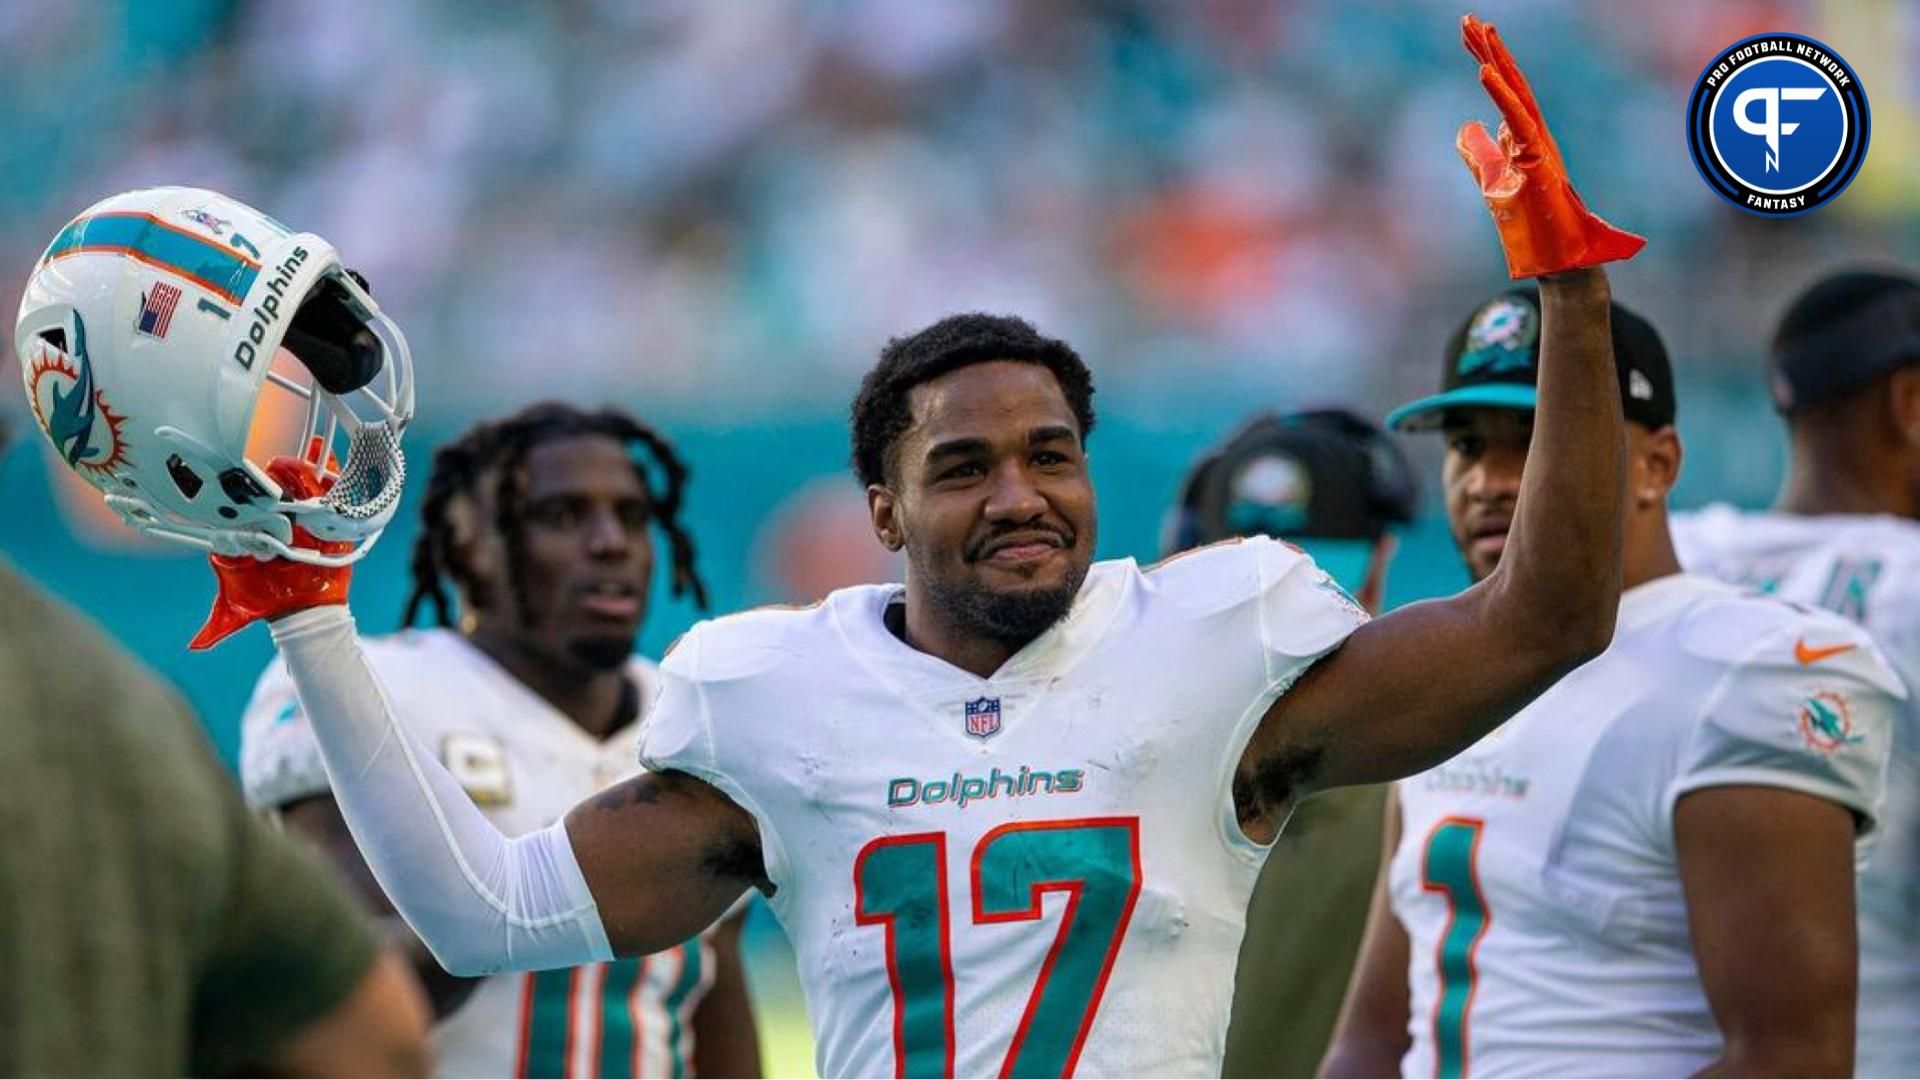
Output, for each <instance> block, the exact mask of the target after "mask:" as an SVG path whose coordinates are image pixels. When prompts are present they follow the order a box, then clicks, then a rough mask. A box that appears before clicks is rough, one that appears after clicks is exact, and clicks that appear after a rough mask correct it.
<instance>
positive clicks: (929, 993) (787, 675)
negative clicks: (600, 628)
mask: <svg viewBox="0 0 1920 1080" xmlns="http://www.w3.org/2000/svg"><path fill="white" fill-rule="evenodd" d="M899 595H900V589H899V588H898V587H897V586H869V587H861V588H853V589H846V590H842V591H840V592H837V593H834V594H833V595H832V596H831V597H829V598H828V599H827V600H826V602H825V603H823V604H822V605H820V606H818V607H815V608H811V609H808V610H804V611H761V612H750V613H746V614H742V615H735V616H732V617H730V618H725V619H719V620H715V621H713V622H709V623H704V624H702V625H700V626H699V627H696V628H695V629H694V630H693V631H692V632H690V633H689V634H688V635H687V636H686V637H685V638H684V639H683V640H682V641H681V642H680V643H679V645H678V646H676V647H675V648H674V649H673V651H672V652H671V653H669V654H668V656H667V658H666V660H665V661H663V663H662V665H661V681H662V689H661V696H660V699H659V702H658V704H657V705H656V706H655V708H654V710H653V712H652V713H651V714H650V715H649V717H648V719H647V722H646V724H647V726H646V731H645V732H644V734H643V735H642V742H641V746H642V751H641V753H642V757H643V759H644V760H645V762H646V764H647V765H648V767H650V768H655V769H679V770H683V771H686V772H689V773H692V774H694V775H696V776H700V777H703V778H705V779H707V780H708V781H709V782H711V783H713V784H714V785H715V786H717V787H719V788H720V789H721V790H722V791H724V792H726V793H727V794H728V795H729V796H730V797H731V798H732V799H733V800H734V801H735V802H737V803H738V804H739V805H740V806H742V807H744V808H745V809H746V810H748V811H749V812H750V813H751V814H752V815H753V817H754V819H755V820H756V821H757V822H758V824H759V828H760V842H761V848H762V852H763V856H764V859H765V865H766V870H767V874H768V876H769V877H770V878H771V879H772V881H773V883H774V885H775V886H777V889H776V891H775V892H774V894H773V897H772V905H773V910H774V913H775V914H776V915H778V916H779V918H780V921H781V923H782V925H783V926H784V927H785V928H786V931H787V936H788V938H789V939H790V940H791V941H792V942H793V946H794V950H795V952H796V953H797V955H798V959H799V963H800V973H801V983H802V985H803V987H804V988H805V990H806V994H807V1004H808V1012H809V1014H810V1015H811V1017H812V1020H813V1025H814V1034H815V1041H816V1043H817V1048H818V1050H817V1052H818V1065H819V1069H820V1073H821V1075H823V1076H893V1075H896V1074H897V1075H901V1076H951V1075H959V1076H996V1075H1013V1076H1062V1075H1071V1074H1074V1073H1075V1072H1076V1071H1077V1072H1078V1074H1079V1075H1083V1076H1204V1075H1218V1070H1219V1068H1220V1058H1221V1052H1222V1048H1223V1046H1224V1043H1225V1039H1226V1030H1227V1014H1228V1005H1229V1003H1230V999H1231V997H1232V993H1233V974H1234V963H1235V958H1236V954H1237V952H1238V949H1239V947H1240V939H1241V936H1242V933H1243V931H1244V929H1245V925H1246V908H1247V901H1248V898H1249V897H1250V896H1251V894H1252V891H1253V885H1254V879H1255V877H1256V876H1257V875H1258V873H1259V870H1260V865H1261V863H1262V861H1263V860H1264V859H1265V856H1266V852H1265V850H1264V849H1262V848H1261V847H1259V846H1257V845H1255V844H1254V843H1252V842H1251V841H1249V840H1248V839H1247V838H1246V837H1245V835H1244V834H1243V833H1242V832H1241V831H1240V828H1239V825H1238V824H1237V822H1236V818H1235V813H1234V806H1233V802H1232V798H1231V794H1230V789H1231V785H1232V782H1233V778H1234V772H1235V768H1236V766H1237V764H1238V761H1239V758H1240V754H1241V752H1242V750H1243V748H1244V747H1245V746H1246V743H1247V740H1248V738H1249V737H1250V736H1251V734H1252V732H1253V730H1254V728H1255V725H1257V724H1258V722H1259V720H1260V717H1261V716H1262V714H1263V713H1264V712H1265V710H1266V708H1267V706H1268V705H1269V704H1271V703H1272V702H1273V701H1274V700H1275V699H1276V698H1278V697H1279V696H1280V695H1281V694H1282V693H1284V692H1285V691H1286V689H1287V688H1288V687H1289V686H1291V685H1292V683H1293V681H1294V680H1295V679H1296V678H1297V677H1299V675H1300V674H1301V673H1302V672H1303V671H1305V670H1306V668H1307V666H1308V665H1309V664H1311V663H1312V662H1313V661H1314V660H1315V659H1316V658H1318V657H1319V656H1321V655H1322V654H1324V653H1326V652H1327V651H1328V650H1330V649H1332V648H1334V647H1335V646H1337V645H1338V644H1339V643H1340V642H1341V641H1343V640H1344V639H1345V638H1346V636H1347V634H1348V633H1349V632H1351V631H1352V630H1353V628H1354V627H1355V626H1357V625H1359V624H1360V623H1361V622H1362V621H1364V619H1365V615H1364V614H1363V613H1362V612H1360V611H1359V609H1358V608H1356V607H1355V606H1354V605H1353V603H1352V601H1350V600H1348V599H1347V598H1346V597H1345V595H1344V594H1342V593H1340V592H1339V589H1338V587H1337V586H1335V585H1333V583H1332V582H1331V580H1330V579H1328V578H1327V577H1326V575H1325V574H1323V573H1321V572H1320V571H1319V570H1318V569H1317V568H1316V567H1315V566H1314V565H1313V563H1312V561H1311V560H1309V559H1308V558H1307V557H1306V556H1304V555H1302V554H1300V553H1299V552H1297V551H1294V550H1291V549H1288V548H1286V547H1284V546H1282V545H1280V544H1277V543H1274V542H1272V541H1269V540H1264V539H1263V540H1247V541H1243V542H1239V543H1230V544H1225V545H1219V546H1215V547H1212V548H1208V549H1204V550H1201V551H1198V552H1194V553H1192V554H1189V555H1187V556H1185V557H1182V558H1178V559H1175V560H1173V561H1171V562H1169V563H1165V564H1162V565H1161V566H1160V567H1159V568H1157V569H1154V570H1151V571H1146V572H1143V571H1141V570H1140V569H1139V568H1138V567H1136V566H1135V565H1134V564H1133V562H1132V560H1125V561H1119V562H1103V563H1097V564H1095V565H1094V566H1093V568H1092V570H1091V571H1090V573H1089V574H1088V577H1087V580H1086V582H1085V584H1084V586H1083V587H1082V588H1081V591H1080V594H1079V597H1078V599H1077V601H1076V602H1075V604H1074V606H1073V610H1072V612H1071V614H1069V615H1068V616H1067V617H1066V618H1065V619H1064V620H1062V621H1061V622H1060V623H1058V624H1056V625H1055V626H1053V627H1052V628H1051V629H1049V630H1048V631H1047V632H1046V633H1044V634H1042V635H1040V637H1038V638H1036V639H1035V640H1034V641H1032V642H1031V643H1029V644H1028V645H1027V647H1026V648H1024V649H1022V650H1021V651H1020V652H1019V653H1017V654H1015V655H1014V656H1013V657H1012V658H1011V659H1009V660H1008V661H1007V662H1006V664H1004V665H1003V666H1002V667H1001V668H1000V669H999V670H998V671H996V672H995V673H994V675H993V676H992V677H991V678H985V679H983V678H977V677H975V676H973V675H971V674H969V673H967V672H965V671H962V670H960V669H958V668H955V667H953V666H951V665H948V664H946V663H945V662H943V661H941V660H938V659H936V658H934V657H932V656H930V655H928V654H926V653H922V652H918V651H916V650H914V649H913V648H911V647H910V646H908V645H907V644H905V643H904V642H902V641H901V640H900V639H899V638H897V637H895V636H894V634H893V633H892V632H891V631H890V630H889V629H888V628H887V625H886V622H885V620H886V617H887V615H886V613H887V610H888V608H889V606H890V604H892V603H893V601H894V600H895V599H896V598H897V597H898V596H899Z"/></svg>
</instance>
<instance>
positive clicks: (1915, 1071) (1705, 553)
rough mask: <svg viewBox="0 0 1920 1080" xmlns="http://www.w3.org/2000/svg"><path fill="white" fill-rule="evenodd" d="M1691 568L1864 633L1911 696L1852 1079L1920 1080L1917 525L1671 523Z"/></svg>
mask: <svg viewBox="0 0 1920 1080" xmlns="http://www.w3.org/2000/svg"><path fill="white" fill-rule="evenodd" d="M1673 534H1674V546H1675V547H1676V548H1677V549H1678V550H1679V553H1680V562H1681V563H1682V564H1683V565H1685V566H1686V567H1688V568H1689V569H1691V570H1693V571H1695V572H1697V573H1702V574H1708V575H1711V576H1713V577H1717V578H1720V579H1722V580H1724V581H1733V582H1738V583H1740V584H1744V585H1747V586H1749V587H1751V588H1755V589H1759V590H1761V591H1763V592H1769V593H1774V594H1777V595H1779V596H1782V597H1785V598H1786V599H1788V600H1796V601H1799V602H1800V603H1803V604H1813V605H1816V606H1818V607H1823V608H1826V609H1827V610H1829V611H1834V612H1837V613H1839V614H1840V615H1842V616H1845V617H1846V618H1849V619H1852V620H1853V621H1855V622H1857V623H1860V624H1861V625H1863V626H1865V627H1866V628H1867V631H1868V632H1869V633H1871V634H1872V635H1873V638H1874V640H1875V641H1877V642H1879V643H1880V647H1881V648H1882V649H1884V650H1886V653H1887V658H1888V659H1889V660H1891V661H1892V662H1893V665H1894V667H1896V668H1897V669H1899V671H1900V674H1901V675H1902V677H1904V678H1905V679H1906V680H1907V685H1908V687H1909V688H1910V689H1912V690H1913V691H1914V695H1913V697H1911V698H1910V699H1909V700H1908V709H1907V712H1906V714H1905V715H1904V716H1903V717H1902V718H1901V727H1900V729H1899V731H1898V732H1896V734H1895V736H1894V744H1893V748H1894V755H1893V767H1892V768H1891V769H1890V770H1889V771H1888V775H1887V806H1886V809H1885V811H1884V812H1883V813H1882V815H1881V818H1882V829H1881V835H1880V838H1879V840H1878V841H1877V842H1876V843H1875V844H1874V846H1873V850H1872V852H1871V853H1870V855H1869V857H1868V859H1867V866H1866V869H1865V871H1864V872H1863V873H1862V874H1861V875H1860V900H1859V903H1860V1011H1859V1017H1860V1043H1859V1048H1858V1050H1857V1052H1856V1053H1855V1055H1854V1072H1855V1075H1858V1076H1915V1075H1920V523H1915V522H1912V521H1907V520H1905V519H1902V518H1896V517H1890V516H1886V515H1869V514H1826V515H1820V516H1802V515H1797V514H1775V513H1743V512H1741V511H1738V510H1734V509H1733V508H1731V507H1727V506H1712V507H1709V508H1707V509H1705V510H1702V511H1700V512H1698V513H1694V514H1681V515H1678V516H1676V517H1675V518H1674V521H1673Z"/></svg>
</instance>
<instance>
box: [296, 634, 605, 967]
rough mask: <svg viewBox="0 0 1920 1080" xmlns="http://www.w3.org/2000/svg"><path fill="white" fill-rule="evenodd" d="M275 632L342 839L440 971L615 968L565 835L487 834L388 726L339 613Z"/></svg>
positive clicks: (391, 721) (424, 755) (440, 775)
mask: <svg viewBox="0 0 1920 1080" xmlns="http://www.w3.org/2000/svg"><path fill="white" fill-rule="evenodd" d="M272 628H273V641H274V644H275V645H277V646H279V648H280V654H281V655H282V656H283V657H285V658H286V662H287V671H288V672H289V674H291V675H292V676H293V682H294V685H295V686H296V687H297V688H298V689H299V692H300V703H301V707H302V708H303V709H304V710H305V712H306V714H307V717H308V719H309V721H310V722H311V724H312V726H313V732H314V735H315V737H316V738H317V739H318V741H319V743H320V754H321V757H322V758H323V759H325V761H326V766H327V774H328V776H329V777H330V778H331V779H332V781H333V793H334V798H335V799H336V800H337V801H338V802H339V804H340V812H341V814H342V816H344V817H345V818H346V821H347V827H348V828H349V829H351V830H352V832H353V838H354V841H355V842H356V843H358V844H359V845H360V851H361V854H363V855H365V856H366V860H367V865H368V866H369V867H371V868H372V870H373V874H374V877H375V878H377V879H379V882H380V887H381V888H382V889H384V890H386V893H387V896H388V898H390V899H391V900H392V901H393V906H394V907H395V908H397V909H398V910H399V911H400V913H401V915H403V916H405V917H406V920H407V922H408V924H409V925H411V926H412V927H413V929H414V932H415V933H418V934H419V935H420V940H422V941H424V942H425V943H426V945H427V948H429V949H431V950H432V951H433V955H434V958H435V959H436V960H438V961H440V964H441V966H443V967H445V968H446V969H447V970H448V971H450V972H452V973H453V974H455V975H491V974H493V973H495V972H499V971H507V970H526V969H534V968H554V967H569V966H572V965H576V964H583V963H588V962H591V961H596V960H611V959H613V948H612V946H611V945H610V944H609V943H608V941H607V931H606V928H605V926H604V925H602V923H601V921H600V913H599V910H598V909H597V908H596V907H595V905H594V902H593V894H592V893H591V892H589V891H588V889H587V882H586V878H585V877H584V876H583V875H582V874H581V872H580V864H579V862H578V861H577V860H576V859H575V858H574V855H573V847H572V845H571V844H570V843H569V842H568V840H567V831H566V823H565V822H564V821H559V822H555V823H554V824H552V825H550V826H548V827H547V828H545V829H542V830H540V831H539V832H534V833H529V834H527V835H525V836H520V837H514V838H511V839H509V838H508V837H506V836H505V835H503V834H502V833H501V832H500V831H499V830H498V829H497V828H495V827H494V825H493V823H492V822H490V821H488V820H487V819H486V817H485V816H484V815H483V814H481V813H480V810H479V809H478V808H477V807H475V806H474V805H473V802H472V801H471V800H470V799H468V798H467V794H466V792H465V791H463V790H461V788H460V785H459V783H458V782H457V781H455V780H454V778H453V777H452V775H451V774H449V773H448V772H447V770H446V768H445V766H443V765H441V764H440V762H439V761H438V760H436V759H435V757H434V755H433V754H432V753H431V752H430V751H429V750H428V749H427V748H426V747H425V746H424V745H423V744H422V743H421V742H420V740H419V739H418V738H417V737H416V736H414V735H413V733H411V732H409V731H408V730H407V729H406V727H405V726H404V725H403V724H401V723H400V721H399V720H398V719H397V718H396V717H395V716H394V715H393V710H392V708H391V707H390V706H389V705H388V703H387V697H386V693H385V692H384V691H383V690H382V689H381V688H380V684H379V682H378V681H377V680H376V679H375V678H374V674H373V669H372V668H371V667H369V666H368V664H367V661H366V658H365V657H364V656H363V655H361V652H360V643H359V641H358V640H357V638H356V637H355V635H354V628H353V616H352V615H351V614H349V613H348V612H347V609H346V608H345V607H338V606H333V607H321V608H312V609H310V610H307V611H302V612H299V613H297V614H294V615H289V616H287V617H285V618H282V619H278V620H276V621H274V622H273V624H272Z"/></svg>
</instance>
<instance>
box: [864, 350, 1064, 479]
mask: <svg viewBox="0 0 1920 1080" xmlns="http://www.w3.org/2000/svg"><path fill="white" fill-rule="evenodd" d="M990 360H1011V361H1014V362H1015V363H1022V364H1037V365H1039V366H1041V367H1044V368H1046V369H1047V370H1048V371H1051V372H1053V377H1054V378H1055V379H1056V380H1058V381H1059V383H1060V390H1061V392H1062V393H1064V394H1066V397H1067V404H1068V406H1070V407H1071V408H1072V409H1073V417H1074V419H1075V420H1076V421H1078V422H1079V424H1080V440H1081V442H1083V443H1084V442H1085V441H1086V438H1087V436H1089V435H1091V434H1093V375H1092V374H1091V373H1090V372H1088V371H1087V365H1086V364H1085V363H1084V362H1082V361H1081V359H1080V354H1079V353H1076V352H1074V351H1073V346H1071V345H1068V344H1067V343H1066V342H1064V341H1061V340H1059V339H1058V338H1050V337H1047V336H1046V335H1045V334H1042V333H1041V332H1040V331H1038V330H1035V329H1034V328H1033V325H1032V324H1031V323H1029V322H1027V321H1026V320H1025V319H1021V318H1016V317H1014V316H1012V315H983V314H980V313H978V312H970V313H968V314H964V315H949V316H947V317H946V318H944V319H941V320H940V321H939V322H937V323H934V324H933V325H932V326H929V327H927V328H926V329H924V330H921V331H919V332H917V333H913V334H909V335H907V336H906V337H898V338H894V339H893V340H892V341H889V342H887V347H886V348H884V349H882V350H880V362H879V363H877V364H875V365H874V366H873V370H872V371H869V372H867V376H866V378H865V379H862V380H861V382H860V392H859V394H857V395H856V396H855V397H854V399H853V410H852V412H853V424H852V428H853V472H854V475H855V476H857V477H859V479H860V482H861V483H862V484H884V483H886V474H887V467H888V465H889V464H890V463H891V462H890V460H889V459H890V458H891V456H892V452H893V444H894V442H895V441H896V440H898V439H899V438H900V436H901V434H902V433H903V432H905V431H906V430H907V428H909V427H911V426H913V410H912V409H911V408H910V407H909V406H908V404H907V395H908V392H909V391H911V390H912V389H913V388H914V387H916V386H919V385H920V384H921V383H924V382H929V381H931V380H933V379H937V378H939V377H940V376H942V375H945V374H946V373H948V372H950V371H955V370H957V369H959V368H963V367H966V366H968V365H970V364H980V363H985V362H987V361H990Z"/></svg>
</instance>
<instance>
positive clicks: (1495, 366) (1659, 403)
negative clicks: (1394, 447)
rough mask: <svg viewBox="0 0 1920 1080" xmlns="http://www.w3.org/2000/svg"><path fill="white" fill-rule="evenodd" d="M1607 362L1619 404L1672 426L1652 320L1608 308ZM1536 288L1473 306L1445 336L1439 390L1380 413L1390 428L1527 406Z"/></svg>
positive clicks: (1668, 372) (1635, 415) (1652, 424)
mask: <svg viewBox="0 0 1920 1080" xmlns="http://www.w3.org/2000/svg"><path fill="white" fill-rule="evenodd" d="M1612 323H1613V361H1614V365H1615V367H1616V369H1617V371H1618V373H1619V376H1620V405H1621V407H1622V409H1623V410H1624V411H1625V413H1626V417H1627V419H1628V420H1630V421H1632V422H1633V423H1636V424H1640V425H1642V426H1644V427H1648V428H1661V427H1665V426H1666V425H1668V424H1671V423H1673V414H1674V393H1673V368H1672V367H1671V366H1670V365H1669V364H1668V362H1667V347H1666V345H1665V344H1663V343H1662V342H1661V340H1660V334H1659V332H1658V331H1656V330H1655V329H1654V328H1653V324H1652V323H1650V322H1648V321H1647V320H1645V319H1643V318H1641V317H1640V316H1638V315H1636V314H1634V313H1633V312H1631V311H1628V310H1627V309H1626V308H1624V307H1621V306H1620V305H1619V304H1617V303H1616V304H1614V305H1613V319H1612ZM1539 359H1540V292H1539V290H1538V289H1535V288H1532V287H1526V288H1520V289H1513V290H1510V291H1508V292H1503V293H1501V294H1499V295H1498V296H1495V297H1493V298H1492V299H1490V300H1488V301H1486V302H1485V303H1483V304H1481V305H1480V306H1479V307H1477V308H1475V309H1474V311H1473V314H1471V315H1469V316H1467V321H1466V322H1464V323H1462V324H1461V325H1460V328H1459V329H1457V330H1455V331H1454V332H1453V336H1452V337H1450V338H1448V339H1447V351H1446V370H1445V372H1444V373H1443V374H1442V375H1441V377H1440V392H1439V393H1437V394H1434V395H1432V396H1430V397H1424V398H1421V399H1420V400H1418V401H1413V402H1409V403H1408V404H1405V405H1402V406H1400V407H1399V408H1397V409H1395V410H1393V412H1391V413H1389V414H1388V415H1387V426H1388V427H1390V428H1392V429H1394V430H1395V431H1431V430H1433V429H1435V428H1437V427H1439V426H1440V422H1441V420H1442V418H1443V417H1445V415H1446V413H1447V410H1449V409H1488V408H1492V409H1527V410H1531V409H1532V408H1533V407H1534V404H1535V401H1536V399H1537V397H1538V394H1537V389H1536V388H1537V386H1538V385H1539V381H1540V364H1539Z"/></svg>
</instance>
